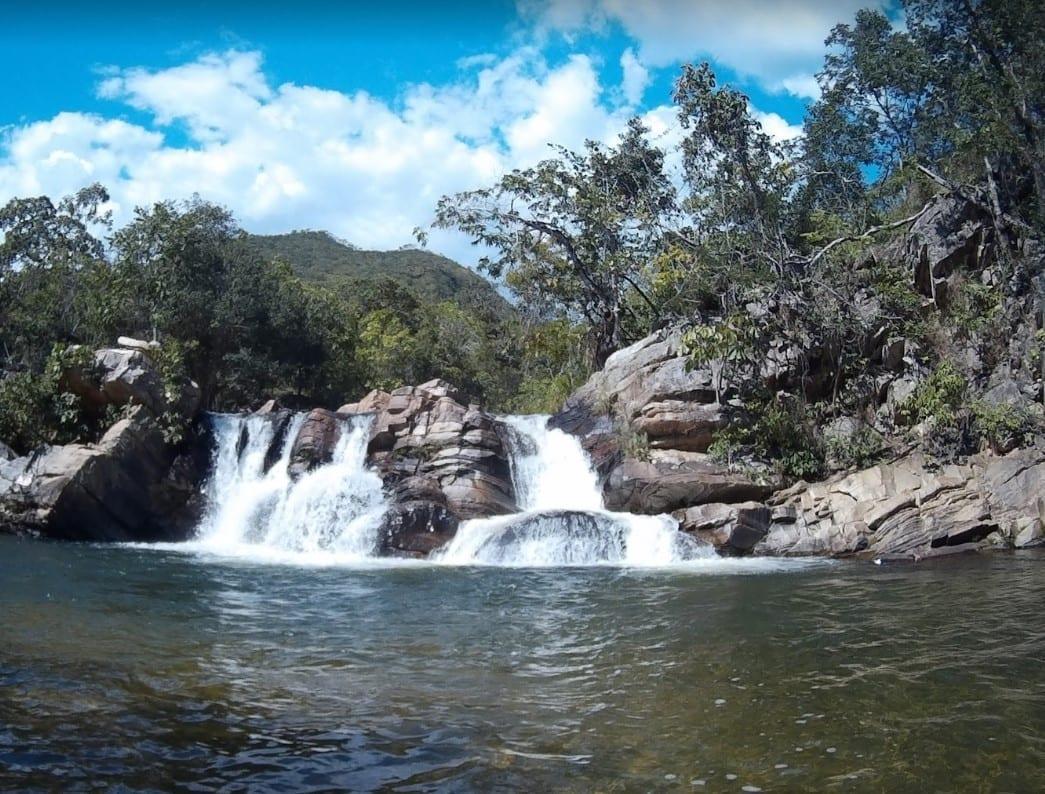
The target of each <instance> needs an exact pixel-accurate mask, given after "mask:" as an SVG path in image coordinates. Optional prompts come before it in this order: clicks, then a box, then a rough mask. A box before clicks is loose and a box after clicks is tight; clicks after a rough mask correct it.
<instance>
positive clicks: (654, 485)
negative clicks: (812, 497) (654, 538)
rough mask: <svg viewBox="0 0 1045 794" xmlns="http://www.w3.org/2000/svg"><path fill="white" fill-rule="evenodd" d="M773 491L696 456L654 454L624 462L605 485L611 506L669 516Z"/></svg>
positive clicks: (766, 486) (768, 486)
mask: <svg viewBox="0 0 1045 794" xmlns="http://www.w3.org/2000/svg"><path fill="white" fill-rule="evenodd" d="M771 491H772V487H771V486H770V485H768V484H765V483H761V482H757V481H755V480H754V479H752V478H751V477H750V476H748V475H746V474H744V473H742V472H736V471H731V470H730V469H729V468H728V467H726V466H724V465H721V464H719V463H716V462H715V461H713V460H712V459H711V457H710V456H708V455H705V454H701V453H696V452H678V451H668V450H652V451H651V453H650V458H649V460H637V459H635V458H625V459H624V460H622V461H621V462H620V464H618V465H617V466H616V467H615V468H614V469H613V470H612V472H611V473H610V475H609V477H608V478H607V481H606V483H605V486H604V494H605V501H606V506H607V507H608V508H609V509H611V510H625V511H628V512H632V513H647V514H657V513H668V512H671V511H673V510H678V509H680V508H685V507H690V506H693V505H701V504H705V503H708V502H726V503H728V502H745V501H751V500H754V501H760V500H762V499H765V498H766V497H767V496H769V494H770V492H771Z"/></svg>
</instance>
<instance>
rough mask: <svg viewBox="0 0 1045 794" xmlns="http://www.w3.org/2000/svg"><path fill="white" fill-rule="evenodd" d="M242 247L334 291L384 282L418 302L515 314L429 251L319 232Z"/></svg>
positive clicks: (487, 287)
mask: <svg viewBox="0 0 1045 794" xmlns="http://www.w3.org/2000/svg"><path fill="white" fill-rule="evenodd" d="M247 245H248V246H250V248H251V249H252V250H254V251H256V252H257V253H258V254H260V255H261V256H264V257H266V258H270V259H275V258H278V259H281V260H283V261H284V262H286V263H287V264H289V265H290V266H291V268H293V270H294V272H295V273H296V274H297V275H298V276H299V277H300V278H302V279H304V280H305V281H312V282H316V283H319V284H326V285H330V286H334V285H336V284H337V283H338V282H342V281H345V280H362V281H373V280H377V279H380V278H389V279H392V280H393V281H396V282H398V283H400V284H402V285H403V286H405V287H407V288H409V289H410V290H411V291H412V292H413V293H414V294H415V295H417V296H418V297H419V298H420V299H422V300H426V301H433V302H435V301H444V300H454V301H457V302H458V303H461V304H463V305H466V306H475V305H484V306H488V307H490V308H491V309H493V311H494V312H495V313H496V314H498V315H502V316H503V315H505V314H509V313H511V312H512V311H514V310H513V308H512V306H511V304H510V303H508V301H506V300H505V299H504V297H503V296H502V295H501V294H500V293H499V292H498V291H497V289H496V288H495V287H494V285H493V284H492V283H490V282H489V281H487V280H486V279H485V278H483V277H482V276H480V275H479V274H478V273H475V272H474V271H472V270H469V269H468V268H466V267H464V266H462V265H459V264H457V263H456V262H454V261H453V260H452V259H447V258H446V257H445V256H439V255H438V254H433V253H431V252H430V251H423V250H420V249H414V248H403V249H400V250H398V251H364V250H361V249H359V248H356V247H355V246H352V245H350V244H348V243H345V242H343V241H341V240H338V239H337V238H336V237H334V236H333V235H331V234H329V233H328V232H318V231H294V232H290V233H289V234H270V235H257V234H252V235H248V237H247Z"/></svg>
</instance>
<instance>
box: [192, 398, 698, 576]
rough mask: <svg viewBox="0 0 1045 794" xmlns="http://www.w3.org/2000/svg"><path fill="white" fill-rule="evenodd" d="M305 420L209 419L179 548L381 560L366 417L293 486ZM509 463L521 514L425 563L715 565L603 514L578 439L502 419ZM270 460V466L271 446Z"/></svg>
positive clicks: (658, 531)
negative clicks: (205, 456) (193, 522)
mask: <svg viewBox="0 0 1045 794" xmlns="http://www.w3.org/2000/svg"><path fill="white" fill-rule="evenodd" d="M304 418H305V417H304V415H296V416H294V417H293V418H292V419H291V420H290V422H289V425H288V426H287V428H286V430H285V432H284V435H283V437H282V440H281V441H280V440H278V439H277V437H276V430H277V425H276V421H275V420H274V419H273V418H272V417H264V416H232V415H214V416H212V417H211V422H212V427H213V430H214V435H215V441H216V450H215V457H214V469H213V473H212V475H211V478H210V480H209V482H208V485H207V488H206V495H207V498H208V502H209V504H210V507H209V509H208V511H207V513H206V515H205V516H204V519H203V521H202V522H201V524H200V527H199V530H198V532H197V537H196V540H195V541H193V542H190V543H188V544H183V546H182V547H183V548H186V549H191V550H195V551H200V552H205V553H210V554H217V555H221V556H235V557H245V558H250V559H255V560H266V559H267V560H272V561H288V562H297V563H306V564H320V565H323V564H337V563H349V564H351V563H360V562H364V561H369V560H373V559H374V558H375V557H376V556H377V553H378V541H379V533H380V530H381V524H382V520H383V518H384V515H385V513H386V510H387V506H388V505H387V502H386V499H385V496H384V494H383V492H382V483H381V478H380V477H379V476H378V475H377V474H376V473H375V472H374V471H372V470H371V469H370V468H368V466H367V462H366V449H367V443H368V440H369V436H370V432H369V431H370V421H371V418H370V417H368V416H360V417H352V418H349V419H346V420H344V424H343V426H342V427H341V435H340V438H339V440H338V442H337V444H336V446H335V449H334V451H333V455H332V457H331V460H330V461H329V462H328V463H326V464H323V465H321V466H318V467H316V468H315V469H313V470H312V471H310V472H307V473H306V474H304V475H302V476H300V477H299V478H297V479H293V478H291V476H290V474H289V464H290V455H291V449H292V447H293V444H294V439H295V438H296V437H297V435H298V431H299V430H300V428H301V426H302V423H303V422H304ZM502 421H503V423H504V425H505V427H506V430H507V433H506V441H507V445H508V453H509V463H510V467H511V475H512V484H513V487H514V490H515V494H516V502H517V504H518V506H519V508H520V512H518V513H513V514H511V515H506V516H496V517H493V518H485V519H474V520H471V521H466V522H464V523H463V524H462V525H461V526H460V528H459V529H458V531H457V534H456V535H455V537H454V538H453V540H452V541H451V542H450V543H449V544H448V545H447V546H446V548H444V549H443V550H441V551H440V552H437V553H436V554H434V555H433V561H434V562H437V563H441V564H447V565H505V566H557V565H599V564H609V565H613V564H617V565H639V566H653V565H668V564H673V563H679V562H685V561H691V560H697V559H701V558H714V557H715V554H714V552H713V551H712V550H711V549H710V547H708V546H705V545H702V544H700V543H698V542H697V541H695V540H693V539H692V538H691V537H689V536H688V535H684V534H682V533H680V532H679V531H678V529H677V525H676V522H675V521H674V520H673V519H672V518H671V517H669V516H642V515H633V514H631V513H615V512H611V511H608V510H606V509H604V507H603V502H602V489H601V487H600V484H599V479H598V476H597V474H596V472H595V471H594V469H593V468H592V466H591V463H590V461H589V460H588V456H587V455H586V454H585V452H584V450H583V448H582V447H581V445H580V443H579V442H578V441H577V439H576V438H574V437H573V436H570V435H568V434H567V433H564V432H563V431H561V430H557V429H554V428H549V427H548V417H547V416H508V417H503V418H502ZM276 444H278V445H279V450H278V457H277V458H276V460H275V461H273V460H272V458H273V453H274V445H276Z"/></svg>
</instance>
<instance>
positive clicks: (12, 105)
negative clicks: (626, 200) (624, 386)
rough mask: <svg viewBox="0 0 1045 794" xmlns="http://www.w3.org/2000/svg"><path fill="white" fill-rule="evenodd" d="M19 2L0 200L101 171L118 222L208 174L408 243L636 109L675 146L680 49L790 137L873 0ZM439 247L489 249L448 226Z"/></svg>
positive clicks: (2, 52) (379, 244)
mask: <svg viewBox="0 0 1045 794" xmlns="http://www.w3.org/2000/svg"><path fill="white" fill-rule="evenodd" d="M145 5H149V4H145V3H126V2H109V3H106V4H104V5H103V6H99V5H97V4H76V5H73V4H69V5H67V6H65V5H63V4H62V3H50V4H46V5H43V4H41V5H40V6H39V7H35V8H34V7H31V5H30V4H21V6H20V7H16V8H10V9H7V10H6V11H5V20H4V22H5V24H4V26H3V27H2V28H0V68H2V69H3V73H4V74H6V75H9V76H10V75H18V77H17V79H10V77H9V78H8V79H6V80H4V81H2V82H0V201H3V200H6V199H7V198H10V197H12V196H16V195H36V194H40V193H47V194H50V195H55V196H57V195H61V194H63V193H67V192H71V191H72V190H75V189H76V188H78V187H80V186H82V185H84V184H88V183H90V182H93V181H101V182H102V183H103V184H105V185H106V186H107V187H108V188H109V189H110V192H111V193H112V196H113V203H112V208H113V210H114V212H115V216H116V218H117V220H118V221H122V220H126V219H127V218H128V217H129V215H130V213H131V211H132V210H133V207H134V206H135V205H138V204H143V203H150V202H153V201H157V200H161V199H166V198H174V199H177V198H185V197H187V196H190V195H191V194H193V193H199V194H200V195H202V196H203V197H204V198H208V199H212V200H215V201H218V202H220V203H222V204H225V205H227V206H228V207H230V209H232V210H233V211H234V212H235V213H236V215H237V217H238V218H239V219H240V221H241V223H242V224H243V225H244V227H246V228H247V229H249V230H251V231H258V232H279V231H287V230H290V229H294V228H322V229H329V230H330V231H332V232H334V233H335V234H337V235H338V236H340V237H344V238H346V239H349V240H352V241H354V242H356V243H357V244H360V245H363V246H365V247H376V248H389V247H397V246H399V245H402V244H404V243H408V242H410V239H411V238H410V232H411V230H412V229H413V228H414V227H415V226H417V225H420V224H423V223H425V222H426V221H427V220H428V219H429V217H430V213H431V209H432V206H433V205H434V202H435V201H436V199H438V197H439V196H440V195H442V194H444V193H447V192H452V191H456V190H463V189H468V188H472V187H478V186H480V185H485V184H488V183H489V182H491V181H492V180H493V179H495V178H496V177H497V176H498V175H499V174H500V173H503V172H504V171H505V170H509V169H511V168H513V167H524V166H526V165H530V164H532V163H533V162H536V161H537V160H538V159H540V158H541V157H542V156H544V155H545V154H546V153H547V148H546V144H547V143H549V142H554V143H562V144H564V145H567V146H579V145H580V144H581V143H582V142H583V141H584V140H585V139H587V138H593V139H597V140H604V141H607V142H608V141H612V140H613V138H614V136H615V135H616V133H617V132H618V131H619V130H620V129H621V128H622V127H623V125H624V123H625V122H626V120H627V118H628V117H630V116H632V115H641V116H643V117H644V118H645V119H646V120H647V122H648V123H649V124H650V126H651V127H652V128H653V130H654V133H655V134H656V135H658V138H659V140H661V142H662V144H663V145H664V146H665V147H666V148H670V147H671V146H672V145H673V143H674V141H676V140H677V130H676V129H674V126H673V123H672V122H673V119H672V113H671V108H670V99H669V95H670V88H671V83H672V80H673V79H674V76H675V74H677V71H678V68H679V65H680V64H681V63H683V62H685V61H687V60H693V61H696V60H704V59H706V60H710V61H711V62H712V64H713V65H714V66H715V67H716V70H717V71H718V73H719V76H720V78H721V79H723V80H725V81H728V82H731V83H733V84H735V85H738V86H739V87H741V88H742V89H743V90H744V91H745V93H747V94H748V95H749V97H750V98H751V103H752V106H753V108H754V110H755V111H756V112H757V113H758V114H760V117H761V118H762V119H763V120H764V123H765V126H766V128H767V129H768V130H769V131H770V132H772V133H773V134H775V135H779V136H781V137H786V136H789V135H793V134H795V132H796V131H797V126H796V125H798V124H800V122H801V119H802V114H803V109H804V107H805V105H806V103H808V102H809V101H810V99H811V97H812V96H814V95H815V82H814V81H813V79H812V75H813V73H814V72H815V71H816V70H817V69H818V68H819V65H820V62H821V60H822V57H823V45H822V42H823V39H824V37H825V36H826V34H827V32H828V31H829V30H830V27H831V26H832V25H833V24H834V23H836V22H839V21H851V20H852V17H853V15H854V14H855V11H856V9H857V8H859V7H862V6H865V5H868V2H867V0H853V1H850V0H838V1H837V2H824V1H823V0H781V2H777V3H767V2H761V0H731V2H728V3H727V2H719V1H718V0H714V1H713V2H711V1H708V2H701V1H700V0H688V1H684V0H647V2H645V3H641V4H640V3H635V2H631V3H629V2H626V1H625V0H520V2H486V3H476V2H470V3H468V2H466V3H446V4H442V7H441V4H437V3H431V2H429V3H397V2H393V1H392V0H389V1H388V2H385V3H382V4H375V3H365V4H364V3H334V2H327V3H314V2H307V0H301V2H297V3H288V2H284V3H281V4H274V3H271V4H270V3H265V2H258V3H253V4H249V5H248V4H241V3H221V4H219V3H214V2H201V1H200V0H188V1H187V2H179V3H177V4H167V5H165V6H164V7H159V8H155V9H147V10H143V9H142V6H145ZM431 245H432V247H434V248H436V249H438V250H442V251H444V252H446V253H448V254H450V255H452V256H455V257H456V258H459V259H461V260H464V261H466V262H467V261H471V260H474V258H475V257H474V254H473V253H472V252H471V251H470V250H469V249H468V247H467V245H466V244H465V242H464V241H463V240H461V239H459V238H458V237H456V236H454V235H452V234H439V235H436V236H435V237H433V239H432V241H431Z"/></svg>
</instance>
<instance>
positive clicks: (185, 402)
mask: <svg viewBox="0 0 1045 794" xmlns="http://www.w3.org/2000/svg"><path fill="white" fill-rule="evenodd" d="M142 344H145V343H142ZM148 350H149V348H146V349H142V348H141V347H134V348H123V347H115V348H103V349H102V350H97V351H95V353H94V356H93V362H92V365H91V366H89V367H85V368H74V369H71V370H69V371H68V372H66V373H65V376H64V384H65V387H66V388H67V389H68V390H69V391H70V392H72V393H73V394H76V395H79V396H80V397H81V398H82V399H83V401H84V404H85V405H86V406H88V407H89V408H93V409H94V410H95V411H96V412H100V411H101V410H104V409H105V408H106V407H107V406H109V405H113V406H116V407H121V406H124V405H142V406H145V408H147V409H148V410H149V412H150V413H151V414H152V415H153V416H161V415H162V414H164V413H166V412H168V411H174V412H176V413H177V414H179V415H180V416H181V417H183V418H186V419H188V418H191V417H193V416H195V415H196V413H197V411H199V408H200V390H199V387H198V386H196V384H195V383H193V382H192V381H190V380H187V379H185V380H182V381H181V382H180V383H177V384H173V385H171V384H165V383H164V381H163V377H162V376H161V375H160V372H159V370H158V369H157V368H156V366H155V364H154V363H153V361H152V359H151V358H150V354H149V352H148Z"/></svg>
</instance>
